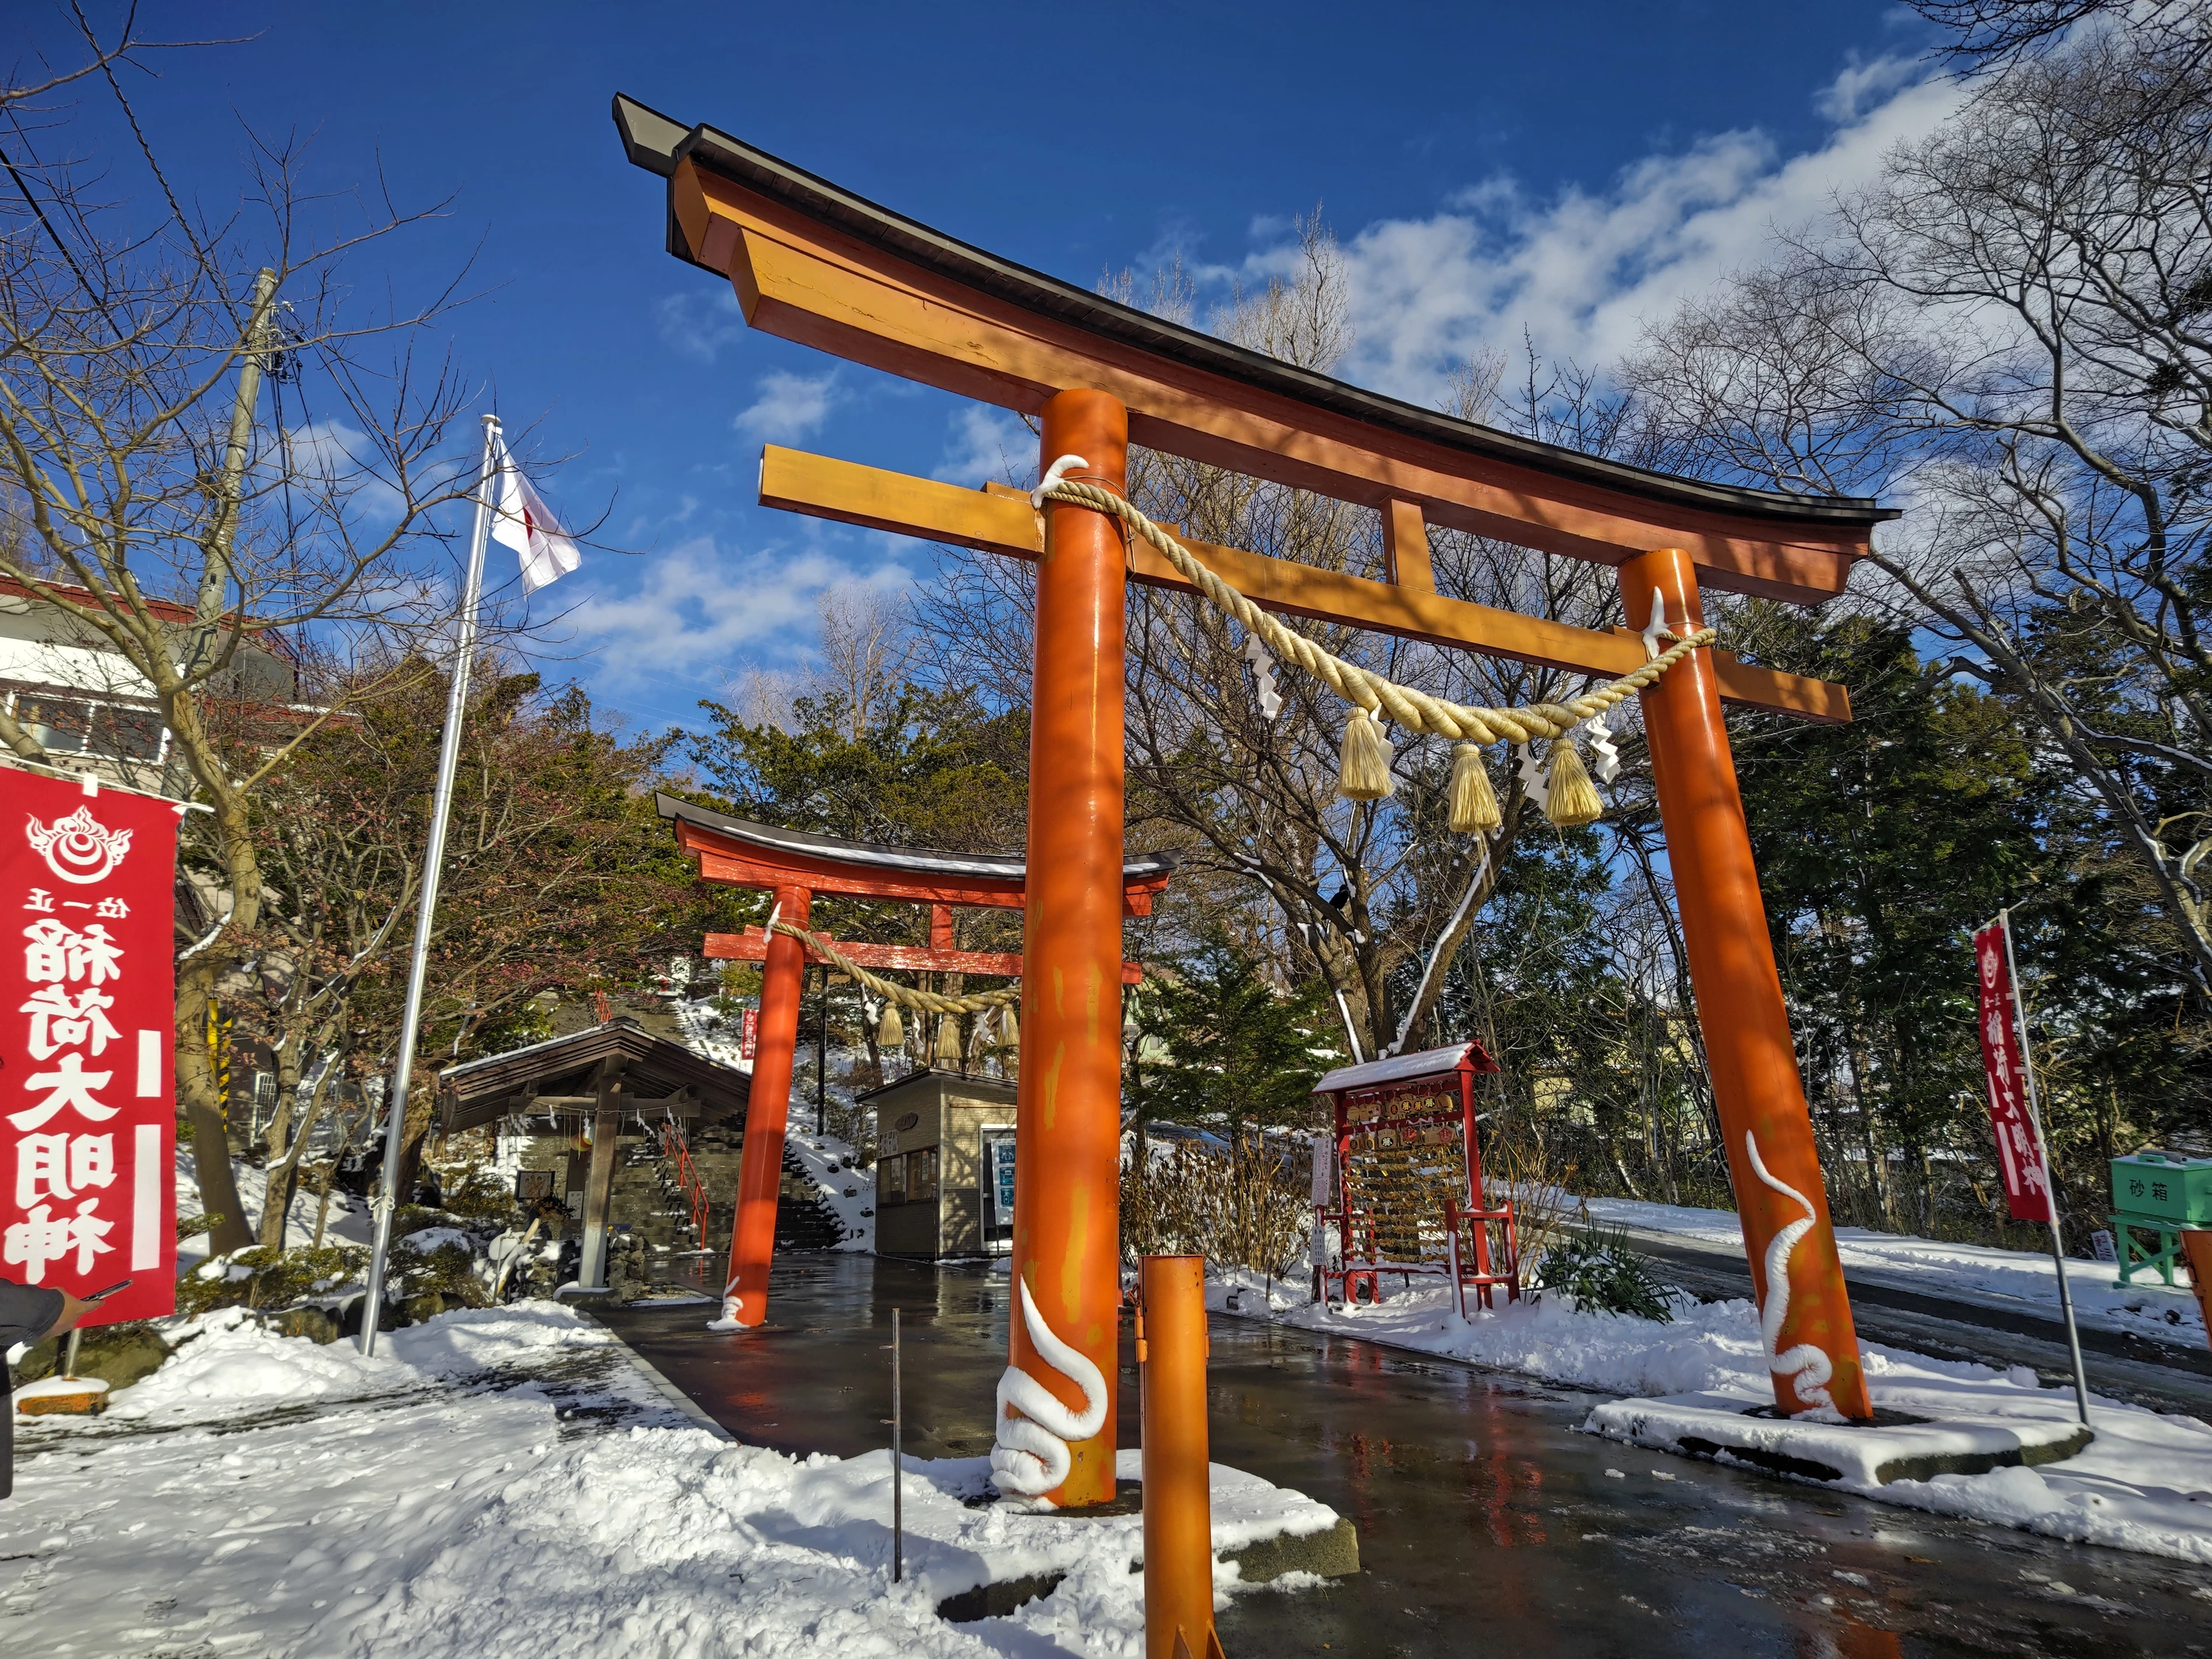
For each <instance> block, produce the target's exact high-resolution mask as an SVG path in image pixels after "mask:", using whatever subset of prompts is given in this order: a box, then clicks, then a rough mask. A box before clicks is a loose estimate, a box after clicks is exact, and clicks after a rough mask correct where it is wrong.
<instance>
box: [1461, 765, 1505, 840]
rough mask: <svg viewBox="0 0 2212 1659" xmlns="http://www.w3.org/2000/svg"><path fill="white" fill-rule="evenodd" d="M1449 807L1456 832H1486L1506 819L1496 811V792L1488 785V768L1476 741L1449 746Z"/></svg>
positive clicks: (1470, 834)
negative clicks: (1450, 751)
mask: <svg viewBox="0 0 2212 1659" xmlns="http://www.w3.org/2000/svg"><path fill="white" fill-rule="evenodd" d="M1450 811H1451V818H1450V823H1451V829H1452V833H1453V834H1454V835H1455V836H1482V835H1488V834H1489V833H1490V832H1491V831H1492V829H1497V828H1498V826H1499V825H1501V824H1502V823H1504V822H1505V820H1504V817H1502V816H1501V815H1500V814H1499V812H1498V794H1497V792H1496V791H1495V790H1493V789H1492V788H1491V787H1490V769H1489V768H1488V767H1487V766H1486V765H1484V764H1483V762H1482V750H1481V747H1480V745H1479V744H1472V743H1463V744H1459V745H1458V746H1457V747H1456V748H1455V749H1454V750H1452V769H1451V808H1450Z"/></svg>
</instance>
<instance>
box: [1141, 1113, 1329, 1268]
mask: <svg viewBox="0 0 2212 1659" xmlns="http://www.w3.org/2000/svg"><path fill="white" fill-rule="evenodd" d="M1310 1158H1311V1153H1310V1152H1309V1151H1308V1150H1307V1148H1306V1147H1305V1146H1304V1143H1303V1141H1301V1140H1298V1139H1290V1140H1288V1141H1285V1139H1282V1138H1280V1137H1275V1138H1268V1137H1265V1136H1262V1135H1261V1134H1259V1133H1250V1134H1248V1135H1243V1136H1240V1137H1239V1138H1238V1139H1237V1143H1236V1144H1235V1145H1234V1146H1230V1147H1225V1148H1215V1147H1211V1146H1205V1145H1203V1144H1202V1143H1200V1142H1196V1141H1188V1140H1184V1141H1178V1142H1176V1144H1175V1146H1174V1147H1173V1148H1172V1150H1170V1151H1168V1152H1165V1153H1164V1154H1162V1153H1158V1152H1155V1153H1154V1154H1153V1155H1152V1156H1151V1157H1149V1158H1131V1159H1130V1160H1129V1161H1127V1163H1125V1164H1123V1165H1122V1166H1121V1252H1122V1255H1123V1256H1124V1257H1125V1258H1127V1259H1128V1260H1132V1261H1133V1260H1135V1259H1136V1258H1137V1257H1139V1256H1144V1255H1202V1256H1204V1257H1205V1258H1206V1263H1207V1265H1208V1266H1210V1267H1249V1268H1250V1269H1251V1270H1252V1271H1254V1272H1255V1273H1275V1274H1278V1275H1279V1274H1280V1273H1282V1272H1283V1270H1284V1269H1285V1267H1287V1266H1288V1265H1289V1264H1290V1262H1291V1260H1292V1258H1293V1257H1295V1256H1296V1255H1297V1254H1298V1252H1299V1251H1300V1250H1302V1249H1304V1245H1305V1242H1306V1229H1307V1226H1308V1224H1309V1220H1310V1213H1309V1212H1310V1198H1309V1188H1310V1183H1311V1176H1310Z"/></svg>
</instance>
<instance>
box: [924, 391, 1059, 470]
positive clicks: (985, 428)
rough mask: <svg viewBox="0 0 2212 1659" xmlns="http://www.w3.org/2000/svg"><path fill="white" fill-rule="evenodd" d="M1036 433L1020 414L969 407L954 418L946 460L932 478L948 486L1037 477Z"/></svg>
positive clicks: (940, 464) (946, 447) (947, 434)
mask: <svg viewBox="0 0 2212 1659" xmlns="http://www.w3.org/2000/svg"><path fill="white" fill-rule="evenodd" d="M1036 453H1037V441H1036V434H1035V433H1033V432H1031V431H1030V429H1029V427H1028V426H1027V425H1026V424H1024V422H1023V420H1022V418H1021V416H1018V415H1009V414H1008V413H1006V410H1002V409H991V408H988V407H987V406H985V405H984V404H969V405H968V406H967V407H966V408H964V409H963V410H960V411H959V412H958V413H957V414H956V415H955V416H953V417H952V422H951V429H950V430H949V431H947V432H946V433H945V459H944V460H943V461H942V462H940V463H939V465H937V466H936V467H935V468H934V469H933V470H932V471H931V472H930V475H929V476H930V477H933V478H937V479H939V480H941V481H943V482H944V483H957V484H974V485H977V486H981V485H982V484H985V483H1013V482H1014V481H1015V480H1017V479H1030V478H1034V477H1036Z"/></svg>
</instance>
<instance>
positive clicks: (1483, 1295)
mask: <svg viewBox="0 0 2212 1659" xmlns="http://www.w3.org/2000/svg"><path fill="white" fill-rule="evenodd" d="M1497 1070H1498V1062H1497V1061H1496V1060H1492V1058H1491V1057H1490V1056H1489V1054H1486V1053H1485V1052H1484V1050H1483V1047H1482V1045H1481V1044H1480V1043H1479V1042H1455V1043H1453V1044H1451V1045H1449V1047H1446V1048H1428V1049H1424V1050H1423V1051H1422V1052H1420V1053H1419V1054H1395V1055H1391V1056H1389V1057H1388V1058H1386V1059H1383V1060H1369V1061H1367V1062H1366V1063H1365V1064H1364V1065H1359V1066H1344V1067H1342V1068H1340V1070H1337V1071H1334V1072H1331V1073H1329V1074H1328V1076H1326V1077H1324V1078H1323V1079H1322V1080H1321V1081H1320V1082H1319V1083H1317V1084H1316V1085H1314V1093H1315V1094H1316V1095H1319V1096H1326V1097H1328V1101H1329V1103H1330V1104H1331V1105H1332V1107H1333V1108H1334V1112H1335V1127H1334V1132H1333V1133H1330V1134H1328V1135H1326V1136H1322V1137H1316V1144H1315V1147H1314V1152H1315V1158H1314V1212H1315V1215H1314V1238H1313V1265H1314V1272H1315V1276H1316V1280H1317V1284H1316V1289H1317V1290H1318V1291H1320V1292H1321V1293H1322V1294H1323V1295H1325V1296H1333V1297H1334V1298H1335V1299H1337V1300H1339V1301H1341V1302H1342V1303H1344V1304H1346V1305H1347V1306H1349V1305H1350V1304H1352V1303H1354V1302H1356V1301H1358V1300H1359V1299H1360V1297H1361V1296H1362V1294H1363V1293H1364V1296H1365V1297H1366V1299H1367V1300H1368V1301H1370V1302H1380V1301H1381V1300H1382V1299H1383V1275H1384V1274H1386V1273H1395V1274H1396V1275H1397V1276H1398V1280H1399V1283H1400V1285H1407V1284H1409V1283H1410V1282H1411V1281H1412V1280H1413V1279H1415V1278H1416V1277H1427V1278H1435V1277H1443V1278H1445V1279H1449V1282H1450V1284H1451V1286H1452V1297H1453V1301H1454V1303H1455V1305H1456V1306H1457V1308H1458V1310H1459V1312H1460V1314H1461V1316H1462V1317H1464V1316H1465V1315H1466V1313H1467V1292H1468V1290H1469V1288H1472V1289H1473V1290H1474V1293H1475V1296H1476V1298H1477V1299H1478V1301H1479V1302H1480V1304H1481V1305H1482V1306H1483V1307H1486V1308H1487V1307H1489V1306H1490V1305H1491V1293H1492V1291H1493V1290H1494V1289H1496V1288H1497V1287H1498V1286H1499V1285H1503V1286H1504V1288H1505V1295H1506V1299H1507V1300H1508V1301H1512V1302H1517V1301H1519V1300H1520V1299H1521V1287H1520V1277H1519V1273H1518V1267H1519V1249H1518V1243H1517V1241H1516V1238H1515V1236H1514V1225H1513V1202H1512V1200H1510V1199H1501V1200H1498V1202H1497V1203H1496V1204H1494V1205H1493V1204H1492V1203H1491V1202H1490V1201H1489V1200H1488V1199H1487V1198H1486V1196H1485V1194H1484V1192H1483V1184H1482V1151H1481V1142H1480V1139H1479V1137H1478V1136H1477V1134H1476V1133H1475V1113H1474V1079H1476V1078H1478V1077H1480V1076H1485V1075H1487V1074H1489V1073H1494V1072H1496V1071H1497ZM1331 1227H1334V1229H1335V1231H1336V1265H1335V1266H1334V1267H1331V1266H1330V1265H1329V1259H1328V1229H1329V1228H1331Z"/></svg>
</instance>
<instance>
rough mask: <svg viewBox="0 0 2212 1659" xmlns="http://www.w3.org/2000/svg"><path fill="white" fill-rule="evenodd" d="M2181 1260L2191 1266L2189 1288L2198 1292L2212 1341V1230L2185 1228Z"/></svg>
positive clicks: (2182, 1238) (2198, 1304)
mask: <svg viewBox="0 0 2212 1659" xmlns="http://www.w3.org/2000/svg"><path fill="white" fill-rule="evenodd" d="M2181 1259H2182V1260H2183V1261H2185V1262H2187V1263H2188V1264H2189V1288H2190V1289H2191V1290H2192V1291H2196V1292H2197V1307H2198V1308H2199V1309H2200V1310H2203V1315H2204V1333H2205V1335H2206V1337H2207V1338H2208V1339H2212V1229H2207V1228H2202V1227H2185V1228H2183V1229H2182V1230H2181Z"/></svg>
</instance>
